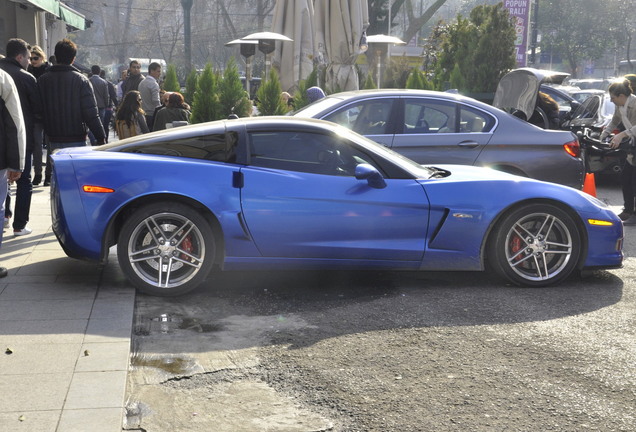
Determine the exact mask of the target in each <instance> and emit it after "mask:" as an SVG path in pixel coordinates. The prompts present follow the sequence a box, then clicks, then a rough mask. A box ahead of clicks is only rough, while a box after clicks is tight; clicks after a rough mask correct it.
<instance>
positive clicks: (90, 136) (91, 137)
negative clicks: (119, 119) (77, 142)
mask: <svg viewBox="0 0 636 432" xmlns="http://www.w3.org/2000/svg"><path fill="white" fill-rule="evenodd" d="M97 110H98V111H99V120H100V121H101V122H102V127H103V129H104V132H105V133H106V141H108V125H106V124H104V116H105V115H106V108H98V109H97ZM88 139H89V140H90V142H91V145H95V143H96V142H97V140H96V139H95V135H94V134H93V132H91V131H90V130H89V131H88ZM67 147H68V146H67ZM73 147H77V146H73Z"/></svg>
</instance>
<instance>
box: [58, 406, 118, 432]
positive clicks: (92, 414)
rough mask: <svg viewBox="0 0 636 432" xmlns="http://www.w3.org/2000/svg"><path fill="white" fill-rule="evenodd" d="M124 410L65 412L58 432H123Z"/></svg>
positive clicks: (105, 409)
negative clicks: (121, 425)
mask: <svg viewBox="0 0 636 432" xmlns="http://www.w3.org/2000/svg"><path fill="white" fill-rule="evenodd" d="M123 414H124V410H123V409H122V408H99V409H80V410H65V411H64V412H63V413H62V417H61V418H60V425H59V427H58V428H57V430H56V432H86V431H90V432H121V430H122V429H121V427H113V425H117V424H121V423H122V418H123Z"/></svg>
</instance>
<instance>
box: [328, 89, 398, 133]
mask: <svg viewBox="0 0 636 432" xmlns="http://www.w3.org/2000/svg"><path fill="white" fill-rule="evenodd" d="M393 102H394V100H393V99H388V98H387V99H375V100H373V101H361V102H358V103H355V104H352V105H348V106H346V107H345V108H343V109H341V110H339V111H337V112H335V113H331V114H329V115H327V116H325V117H324V120H329V121H331V122H334V123H338V124H339V125H342V126H344V127H346V128H349V129H351V130H353V131H355V132H357V133H359V134H361V135H383V134H386V133H388V132H387V128H388V126H389V119H390V118H391V108H392V106H393Z"/></svg>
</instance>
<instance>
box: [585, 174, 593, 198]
mask: <svg viewBox="0 0 636 432" xmlns="http://www.w3.org/2000/svg"><path fill="white" fill-rule="evenodd" d="M583 192H585V193H587V194H590V195H592V196H593V197H594V198H596V182H595V181H594V173H586V174H585V182H584V183H583Z"/></svg>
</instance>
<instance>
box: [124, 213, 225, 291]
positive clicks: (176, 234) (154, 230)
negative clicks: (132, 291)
mask: <svg viewBox="0 0 636 432" xmlns="http://www.w3.org/2000/svg"><path fill="white" fill-rule="evenodd" d="M214 252H215V242H214V234H213V232H212V228H211V227H210V224H209V223H208V222H207V221H206V220H205V218H204V217H203V216H202V215H201V214H199V213H198V212H197V211H196V210H194V209H193V208H191V207H189V206H186V205H183V204H179V203H155V204H150V205H147V206H144V207H141V208H139V209H138V210H136V211H135V212H134V213H133V214H132V215H131V216H130V217H128V218H127V219H126V221H125V223H124V225H123V227H122V230H121V232H120V234H119V239H118V243H117V258H118V260H119V265H120V266H121V268H122V270H123V271H124V273H125V274H126V276H127V277H128V279H129V280H130V281H131V282H132V283H133V284H134V285H135V286H136V287H137V288H138V289H139V290H140V291H142V292H145V293H147V294H152V295H159V296H175V295H179V294H183V293H186V292H188V291H191V290H193V289H195V288H196V287H197V286H198V285H199V284H201V282H203V280H204V279H205V278H206V277H207V275H208V274H209V273H210V270H211V268H212V263H213V261H214Z"/></svg>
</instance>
